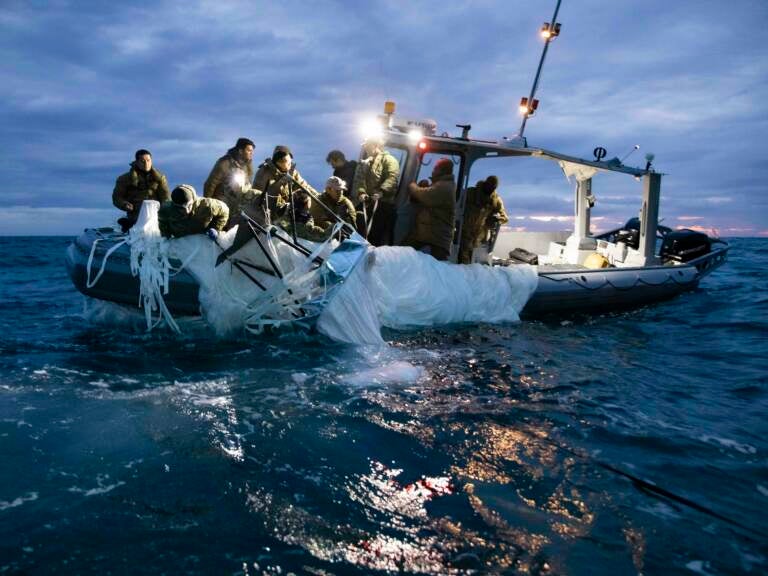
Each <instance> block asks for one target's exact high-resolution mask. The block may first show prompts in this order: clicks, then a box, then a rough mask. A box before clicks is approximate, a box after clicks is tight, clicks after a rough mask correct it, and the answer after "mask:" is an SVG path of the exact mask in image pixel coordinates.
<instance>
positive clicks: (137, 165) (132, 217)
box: [112, 149, 171, 232]
mask: <svg viewBox="0 0 768 576" xmlns="http://www.w3.org/2000/svg"><path fill="white" fill-rule="evenodd" d="M134 158H135V160H134V161H133V162H131V164H130V166H131V169H130V170H129V171H128V172H126V173H125V174H122V175H121V176H120V177H118V179H117V181H116V182H115V189H114V191H113V192H112V203H113V204H114V205H115V206H116V207H117V208H119V209H120V210H125V212H126V215H125V216H124V217H123V218H120V219H118V223H119V224H120V226H121V227H122V229H123V232H127V231H128V230H129V229H130V228H131V226H133V225H134V224H136V220H137V219H138V218H139V211H140V210H141V203H142V202H143V201H144V200H157V201H158V202H160V203H161V204H162V203H163V202H166V201H168V200H169V199H170V197H171V193H170V191H169V190H168V181H167V180H166V179H165V175H164V174H163V173H162V172H160V171H159V170H158V169H157V168H155V167H154V166H152V154H150V153H149V150H144V149H142V150H137V151H136V154H135V155H134Z"/></svg>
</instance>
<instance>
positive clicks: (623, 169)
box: [395, 132, 650, 177]
mask: <svg viewBox="0 0 768 576" xmlns="http://www.w3.org/2000/svg"><path fill="white" fill-rule="evenodd" d="M395 133H396V132H395ZM424 139H425V140H430V141H433V142H445V143H451V144H454V145H456V144H462V143H464V144H467V145H470V146H472V147H473V148H479V149H483V150H485V151H486V155H487V156H493V155H498V156H535V157H539V158H546V159H548V160H554V161H555V162H567V163H569V164H578V165H580V166H587V167H590V168H594V169H597V170H605V171H607V172H620V173H623V174H629V175H631V176H638V177H639V176H644V175H645V174H648V173H649V172H650V171H649V170H645V169H642V168H636V167H632V166H625V165H624V164H622V163H621V162H620V161H619V160H618V159H616V158H614V159H611V160H608V161H607V162H604V161H596V160H586V159H584V158H578V157H576V156H570V155H568V154H562V153H560V152H555V151H553V150H547V149H546V148H539V147H531V146H527V145H523V144H522V143H520V142H519V141H512V140H511V141H506V142H501V143H499V142H494V141H488V140H473V139H471V138H470V139H464V138H454V137H451V136H429V135H427V136H424Z"/></svg>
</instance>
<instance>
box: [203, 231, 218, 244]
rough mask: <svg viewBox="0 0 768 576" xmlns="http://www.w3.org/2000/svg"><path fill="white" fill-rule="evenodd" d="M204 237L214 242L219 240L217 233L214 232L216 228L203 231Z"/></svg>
mask: <svg viewBox="0 0 768 576" xmlns="http://www.w3.org/2000/svg"><path fill="white" fill-rule="evenodd" d="M205 235H206V236H208V238H210V239H211V240H213V241H214V242H216V240H218V239H219V231H218V230H216V228H208V230H206V231H205Z"/></svg>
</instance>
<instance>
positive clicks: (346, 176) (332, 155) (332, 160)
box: [325, 150, 357, 191]
mask: <svg viewBox="0 0 768 576" xmlns="http://www.w3.org/2000/svg"><path fill="white" fill-rule="evenodd" d="M325 161H326V162H327V163H328V164H330V165H331V168H333V175H334V176H336V177H337V178H341V179H342V180H344V183H345V184H346V185H347V186H346V188H345V190H349V191H351V190H352V185H353V184H354V183H355V169H356V168H357V162H355V161H354V160H347V158H346V156H344V152H342V151H341V150H331V151H330V152H328V156H326V158H325Z"/></svg>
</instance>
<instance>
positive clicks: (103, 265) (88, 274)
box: [85, 238, 128, 288]
mask: <svg viewBox="0 0 768 576" xmlns="http://www.w3.org/2000/svg"><path fill="white" fill-rule="evenodd" d="M101 240H102V239H101V238H96V239H95V240H94V241H93V244H92V245H91V253H90V254H89V255H88V264H87V265H86V268H85V285H86V287H87V288H93V287H94V286H95V285H96V283H97V282H98V281H99V278H101V275H102V274H104V269H105V268H106V266H107V260H109V257H110V256H111V255H112V253H113V252H114V251H115V250H117V249H118V248H120V246H122V245H123V244H125V243H126V242H127V241H128V239H127V238H126V239H125V240H121V241H120V242H118V243H117V244H115V245H114V246H112V248H110V249H109V250H107V252H106V254H104V259H103V260H102V261H101V267H100V268H99V271H98V273H97V274H96V276H95V277H94V279H93V280H91V266H92V265H93V256H94V254H96V246H97V245H98V243H99V242H100V241H101Z"/></svg>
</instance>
